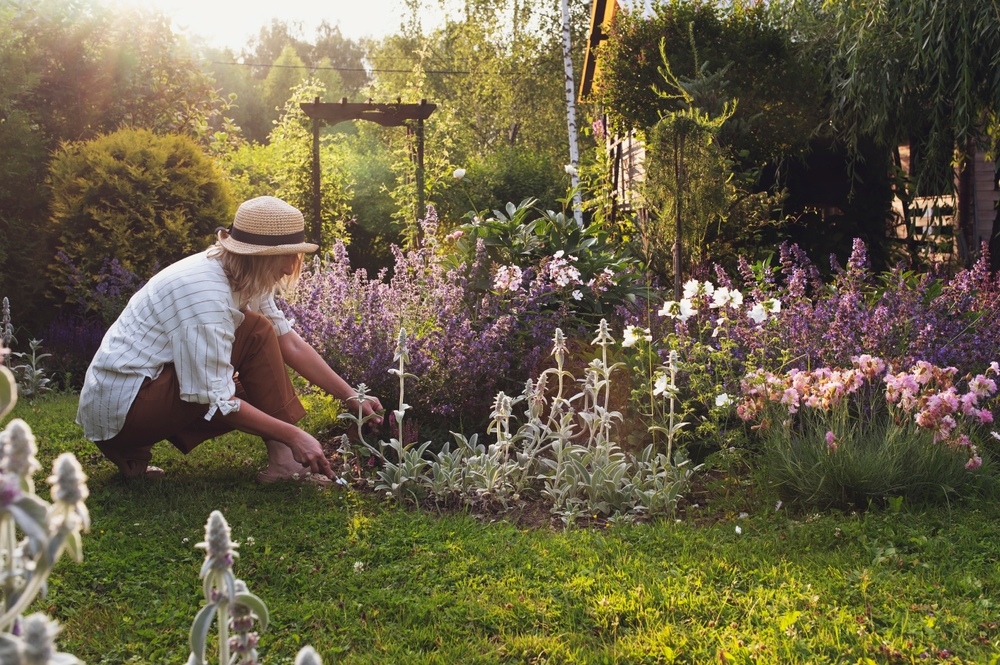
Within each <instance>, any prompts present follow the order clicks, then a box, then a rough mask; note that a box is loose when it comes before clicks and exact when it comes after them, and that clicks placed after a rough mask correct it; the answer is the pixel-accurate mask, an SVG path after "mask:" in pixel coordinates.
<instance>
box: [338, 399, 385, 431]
mask: <svg viewBox="0 0 1000 665" xmlns="http://www.w3.org/2000/svg"><path fill="white" fill-rule="evenodd" d="M344 406H346V407H347V408H348V410H350V412H351V413H357V412H358V400H357V398H356V397H349V398H347V399H346V400H344ZM383 411H384V409H383V408H382V402H380V401H379V399H378V397H375V396H374V395H368V396H367V398H366V399H365V403H364V404H362V405H361V417H362V418H369V417H370V418H371V420H369V421H368V422H370V423H372V426H373V427H378V426H379V425H381V424H382V415H381V414H382V413H383Z"/></svg>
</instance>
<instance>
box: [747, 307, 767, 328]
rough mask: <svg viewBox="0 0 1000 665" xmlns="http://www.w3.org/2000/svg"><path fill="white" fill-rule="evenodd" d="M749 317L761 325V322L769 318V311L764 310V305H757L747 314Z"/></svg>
mask: <svg viewBox="0 0 1000 665" xmlns="http://www.w3.org/2000/svg"><path fill="white" fill-rule="evenodd" d="M747 316H749V317H750V318H751V319H753V322H754V323H760V322H761V321H763V320H764V319H766V318H767V311H766V310H765V309H764V306H763V305H761V304H760V303H757V304H756V305H754V306H753V307H751V308H750V311H749V312H747Z"/></svg>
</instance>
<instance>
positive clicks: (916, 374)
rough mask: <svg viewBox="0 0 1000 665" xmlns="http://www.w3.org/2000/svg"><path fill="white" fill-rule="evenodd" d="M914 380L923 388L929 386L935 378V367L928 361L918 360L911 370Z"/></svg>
mask: <svg viewBox="0 0 1000 665" xmlns="http://www.w3.org/2000/svg"><path fill="white" fill-rule="evenodd" d="M911 373H912V374H913V378H914V379H916V381H917V383H919V384H920V385H922V386H925V385H927V384H928V383H929V382H930V380H931V379H932V378H934V366H933V365H931V364H930V363H929V362H927V361H926V360H918V361H917V364H916V365H914V367H913V369H912V370H911Z"/></svg>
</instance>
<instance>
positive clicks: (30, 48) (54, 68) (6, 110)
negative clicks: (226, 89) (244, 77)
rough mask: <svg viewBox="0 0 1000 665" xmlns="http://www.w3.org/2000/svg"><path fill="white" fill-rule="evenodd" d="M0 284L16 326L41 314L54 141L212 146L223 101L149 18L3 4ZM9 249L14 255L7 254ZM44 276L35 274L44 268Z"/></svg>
mask: <svg viewBox="0 0 1000 665" xmlns="http://www.w3.org/2000/svg"><path fill="white" fill-rule="evenodd" d="M0 71H2V75H0V143H2V144H3V145H2V149H0V170H2V171H3V172H2V173H0V234H2V235H4V236H5V237H6V238H5V242H4V243H3V246H4V247H5V248H6V249H8V251H7V252H5V253H6V257H0V287H2V288H3V290H4V292H6V293H12V294H13V293H17V294H18V298H19V300H20V301H21V302H19V306H18V311H19V312H20V313H21V314H22V316H24V317H25V318H26V319H27V320H25V324H29V323H32V322H34V321H37V320H39V319H42V318H44V317H45V316H47V314H46V312H47V311H48V309H49V308H46V307H44V300H43V298H42V297H41V292H42V290H43V285H44V275H43V270H42V269H39V268H40V263H41V262H39V261H38V260H37V257H38V256H44V255H46V252H45V251H43V250H42V248H41V247H40V246H38V245H37V243H39V242H41V239H42V238H44V237H45V233H44V228H43V227H44V224H45V220H47V219H48V217H49V207H48V197H49V193H48V191H47V190H46V186H45V177H46V173H47V172H48V166H49V154H50V153H51V151H53V150H55V149H56V148H57V147H58V146H59V145H60V144H61V143H62V142H65V141H80V140H88V139H92V138H94V137H97V136H99V135H101V134H105V133H108V132H113V131H115V130H116V129H118V128H119V127H121V126H125V125H127V126H130V127H144V128H148V129H150V130H152V131H155V132H158V133H174V132H176V133H183V134H188V135H191V136H194V137H197V138H198V140H199V141H201V142H202V144H203V145H205V146H206V147H207V146H209V145H211V144H212V143H213V142H214V141H216V140H217V138H218V135H217V132H218V130H219V129H220V128H221V125H222V123H221V122H219V123H216V122H215V121H216V120H221V118H220V116H219V114H220V113H221V112H222V109H223V107H224V103H225V102H224V100H222V99H220V98H219V97H218V95H216V94H215V91H214V85H213V82H212V79H211V77H210V76H209V75H208V74H207V73H206V72H204V71H203V70H202V68H201V65H200V63H199V62H198V60H197V59H195V58H194V57H193V55H192V54H191V52H190V51H189V50H188V49H187V47H186V45H185V44H184V43H183V42H182V41H181V40H179V39H178V38H177V37H176V36H175V35H174V34H173V33H172V32H171V30H170V23H169V20H167V19H165V18H164V17H163V16H162V15H161V14H159V13H156V12H152V11H147V10H130V9H122V10H118V11H116V12H111V11H110V10H107V9H105V8H103V7H101V6H100V5H98V4H96V3H94V2H88V1H85V0H36V1H34V2H14V1H11V0H7V1H5V2H2V3H0ZM14 248H16V250H15V251H10V250H13V249H14ZM41 267H42V268H44V266H41Z"/></svg>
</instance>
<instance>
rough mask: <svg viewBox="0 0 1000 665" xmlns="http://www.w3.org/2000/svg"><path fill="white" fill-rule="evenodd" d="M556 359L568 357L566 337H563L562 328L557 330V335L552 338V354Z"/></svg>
mask: <svg viewBox="0 0 1000 665" xmlns="http://www.w3.org/2000/svg"><path fill="white" fill-rule="evenodd" d="M551 355H553V356H556V358H557V359H558V358H560V357H563V358H565V357H566V337H565V336H564V335H563V331H562V328H556V332H555V334H554V335H553V336H552V354H551Z"/></svg>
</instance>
